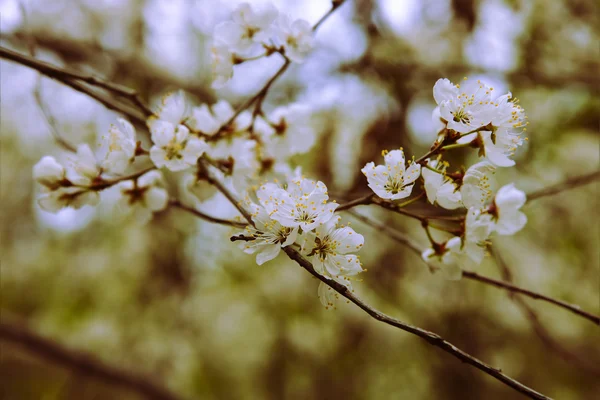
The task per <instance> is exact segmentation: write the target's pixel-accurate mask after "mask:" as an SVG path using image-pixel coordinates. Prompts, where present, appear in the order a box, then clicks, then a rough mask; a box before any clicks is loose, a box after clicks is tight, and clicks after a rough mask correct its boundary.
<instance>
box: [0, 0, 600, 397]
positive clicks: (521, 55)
mask: <svg viewBox="0 0 600 400" xmlns="http://www.w3.org/2000/svg"><path fill="white" fill-rule="evenodd" d="M237 3H238V2H236V1H225V0H199V1H193V0H179V1H166V0H130V1H116V0H103V1H95V0H80V1H76V0H61V1H46V0H20V1H18V0H0V16H1V24H0V25H1V33H2V45H5V46H10V47H13V48H14V49H16V50H19V51H21V52H27V51H28V49H34V50H35V54H36V56H37V57H39V58H41V59H44V60H48V61H51V62H53V63H56V64H62V65H69V66H71V67H74V68H79V69H81V70H83V71H89V72H94V73H96V74H99V75H101V76H105V77H107V78H109V79H110V80H113V81H115V82H119V83H122V84H125V85H128V86H131V87H133V88H135V89H137V90H139V91H140V92H141V93H142V95H143V96H144V98H145V99H147V100H149V101H155V100H156V99H157V98H158V96H159V95H161V94H162V93H164V92H165V91H167V90H170V89H173V88H178V87H181V88H183V89H185V90H187V91H188V92H189V93H191V94H192V95H193V96H196V98H197V99H198V100H200V101H203V102H211V101H213V100H214V99H217V98H226V99H228V100H230V101H232V102H240V101H241V100H242V99H244V98H245V97H246V96H248V95H250V94H253V93H254V92H255V91H256V90H257V89H258V88H259V87H261V85H262V84H263V83H264V82H265V81H266V80H267V79H268V78H269V76H270V74H272V73H273V71H274V70H275V68H277V66H276V65H274V64H275V63H274V60H271V59H267V60H262V61H258V62H256V63H254V64H252V63H248V64H249V65H247V66H246V65H244V66H243V67H241V69H240V70H239V71H238V72H236V77H235V78H234V80H233V82H232V83H231V84H230V85H229V86H228V87H226V88H224V89H222V90H221V91H219V92H214V91H213V90H212V89H211V88H210V65H209V61H208V60H209V46H210V34H211V30H212V28H213V27H214V25H215V24H216V23H218V22H219V21H221V20H223V19H224V18H226V16H227V14H228V10H231V8H233V7H234V6H235V5H236V4H237ZM274 3H275V4H276V5H277V6H278V7H280V9H284V10H286V11H287V12H289V13H290V14H292V15H294V16H295V17H301V18H305V19H307V20H308V21H309V22H311V23H314V22H316V21H317V20H318V19H319V18H320V16H321V15H323V14H324V13H325V12H326V11H327V9H328V7H329V5H328V1H325V0H302V1H292V0H287V1H286V0H279V1H276V2H274ZM347 3H348V4H345V5H344V6H343V7H341V8H340V9H339V10H338V11H337V12H336V13H335V14H334V15H333V16H332V17H331V18H330V19H329V20H328V21H327V22H326V23H325V24H324V25H323V26H322V28H321V29H319V31H318V34H317V48H316V49H315V51H314V52H313V54H312V55H311V56H310V57H309V59H307V61H306V62H305V63H304V64H302V65H295V66H293V67H292V68H291V69H290V71H288V72H287V73H286V74H285V75H284V77H283V78H282V79H281V80H280V81H278V83H277V84H276V85H275V86H274V88H273V90H272V92H271V93H270V95H269V97H268V99H267V106H269V107H273V106H275V105H283V104H286V103H287V102H290V101H292V100H298V101H303V102H306V103H309V104H311V105H312V106H313V107H314V108H315V114H314V118H313V120H312V121H310V123H312V124H315V125H316V126H318V128H319V130H320V131H322V134H321V136H320V138H319V139H318V140H319V144H318V149H319V151H314V152H311V153H309V154H308V155H307V156H306V157H303V158H301V159H298V160H297V161H298V163H300V164H301V165H302V166H303V167H304V169H305V173H306V174H307V175H311V176H315V177H318V178H319V179H321V180H323V181H324V182H326V183H327V185H328V187H329V188H330V191H331V192H332V194H333V193H335V194H338V195H340V197H341V195H342V194H344V193H350V194H349V195H348V196H349V197H354V196H355V194H358V193H364V192H365V190H366V182H365V180H364V177H363V176H362V174H360V168H361V167H362V166H363V165H364V163H365V162H366V161H370V160H373V159H376V157H377V156H378V154H379V152H380V151H381V149H386V148H387V149H392V148H398V147H399V146H404V148H405V152H406V153H407V154H415V155H416V156H419V155H421V154H423V153H424V152H425V151H426V150H427V148H428V146H429V145H430V143H431V142H432V140H433V139H434V138H433V137H432V136H431V134H432V130H431V129H430V127H431V122H430V121H431V118H430V112H431V110H432V109H433V104H434V103H433V98H432V96H431V88H432V86H433V83H434V82H435V81H436V80H437V79H438V78H439V77H448V78H450V79H452V80H455V81H456V80H459V79H461V78H462V77H463V76H465V75H469V76H473V75H477V76H481V77H482V78H484V79H487V80H489V81H491V82H494V84H495V85H497V86H498V88H499V89H500V88H502V89H507V90H508V89H510V90H511V91H512V92H513V94H514V95H515V96H517V97H518V98H519V99H520V101H521V103H520V104H521V105H522V106H523V107H524V108H525V110H526V111H527V113H528V115H529V121H530V125H529V127H528V134H529V142H528V145H527V146H526V148H525V149H523V150H522V151H520V153H519V154H517V167H516V168H513V169H506V170H501V171H499V173H498V174H497V177H498V179H499V180H500V181H501V183H504V182H509V181H515V182H516V184H517V186H518V187H520V188H521V189H523V190H525V191H532V190H535V189H538V188H541V187H544V186H547V185H549V184H552V183H555V182H558V181H561V180H563V179H564V178H566V177H570V176H575V175H578V174H583V173H586V172H590V171H593V170H595V169H597V168H598V165H599V153H598V149H599V145H600V143H599V136H598V117H599V115H600V96H599V92H600V79H599V77H598V70H600V54H599V52H600V48H599V47H598V43H599V40H600V37H599V36H600V31H599V28H598V27H599V26H600V21H599V19H600V17H599V16H600V10H599V6H598V2H596V1H594V0H577V1H573V0H552V1H547V0H403V1H398V0H379V1H370V0H349V1H348V2H347ZM0 68H1V85H2V86H1V92H2V93H1V95H2V103H1V113H2V120H1V131H2V137H1V139H2V147H1V153H2V154H1V157H0V167H1V170H0V173H1V181H0V189H1V192H2V207H1V210H2V223H1V225H0V229H1V232H2V241H1V244H0V245H1V257H2V270H1V274H2V275H1V280H0V289H1V293H2V303H1V307H2V314H3V317H4V316H5V315H6V316H17V317H20V318H23V319H26V320H27V321H28V322H29V323H30V325H31V326H32V327H34V328H36V329H37V330H38V331H39V332H41V333H43V334H45V335H47V336H49V337H53V338H55V339H57V340H58V341H60V342H62V343H65V344H68V345H70V346H72V347H74V348H78V349H82V350H86V351H89V352H92V353H94V354H97V355H98V356H99V357H100V358H102V359H103V360H105V361H107V362H110V363H114V364H116V365H120V366H122V367H124V368H131V369H134V370H138V371H141V372H146V373H149V374H154V375H155V376H156V377H158V378H157V379H160V380H161V381H164V382H165V384H166V385H168V386H169V387H170V388H171V389H172V390H174V391H176V392H178V393H181V394H182V395H185V396H187V397H189V398H215V399H216V398H219V399H222V398H236V399H237V398H240V399H255V398H273V399H281V398H290V399H304V398H315V399H317V398H318V399H334V398H347V399H351V398H352V399H354V398H356V399H387V398H390V399H392V398H415V399H438V398H445V399H450V398H452V399H465V398H468V399H483V398H485V399H508V398H519V397H518V396H519V395H518V394H517V393H516V392H513V391H511V390H510V389H508V388H506V387H505V386H503V385H501V384H499V383H498V382H497V381H494V380H492V379H491V378H489V377H487V376H486V375H484V374H482V373H480V372H479V371H477V370H475V369H473V368H471V367H468V366H466V365H461V364H460V363H459V362H458V361H456V360H455V359H454V358H451V357H450V356H448V355H447V354H445V353H442V352H439V351H438V350H436V349H434V348H432V347H431V346H429V345H428V344H427V343H426V342H423V341H421V340H420V339H418V338H416V337H413V336H411V335H409V334H406V333H403V332H401V331H398V330H394V329H392V328H390V327H388V326H384V325H381V324H379V323H377V322H376V321H374V320H372V319H369V318H368V317H367V316H366V315H365V314H363V313H362V312H361V311H360V310H357V309H356V308H355V307H353V306H352V305H347V304H345V303H341V304H339V306H338V309H337V310H335V311H326V310H324V309H323V307H322V306H321V305H320V303H319V301H318V299H317V298H316V288H317V282H316V281H315V280H313V279H311V278H310V277H309V275H308V274H306V273H305V271H303V270H301V269H300V268H299V267H298V266H297V265H295V264H294V263H293V262H291V261H290V260H288V259H286V258H285V256H284V255H281V256H280V257H279V258H277V259H276V260H274V261H272V262H270V263H267V264H265V265H263V266H261V267H258V266H256V264H255V263H254V258H253V257H251V256H247V255H244V254H243V253H242V252H238V251H237V249H236V248H235V246H233V245H232V244H231V243H230V242H229V241H228V235H229V234H231V233H232V232H233V231H232V230H231V229H229V228H224V227H221V226H215V225H210V224H208V223H206V222H202V221H197V220H193V219H190V218H191V217H190V216H188V215H186V214H182V213H180V212H179V211H178V210H169V211H166V212H163V213H162V214H160V215H158V216H157V217H156V218H155V219H154V220H153V221H152V222H151V223H150V224H149V225H148V226H144V227H140V226H138V225H136V224H135V223H132V222H131V221H113V220H112V219H111V218H107V215H106V212H104V211H103V210H102V209H99V210H93V209H90V208H84V209H82V210H80V211H73V210H66V211H63V212H61V213H59V214H58V215H52V214H47V213H45V212H42V211H40V210H39V209H37V207H36V206H35V204H34V197H35V196H34V195H35V193H34V185H33V182H32V179H31V167H32V165H33V164H34V163H35V162H37V160H38V159H39V158H40V157H41V156H42V155H44V154H58V153H60V151H61V150H60V148H59V147H58V146H57V145H56V143H55V142H54V141H53V139H52V135H51V133H50V130H49V127H48V125H47V123H46V121H45V119H44V118H43V114H42V113H41V112H40V109H39V107H38V105H37V104H36V102H35V99H34V90H35V88H36V85H37V82H38V76H37V73H35V72H34V71H32V70H29V69H27V68H25V67H22V66H19V65H16V64H12V63H8V62H5V61H2V62H0ZM39 91H40V94H41V97H42V100H43V101H44V102H45V103H46V105H47V107H48V109H49V111H50V113H51V114H52V116H53V117H54V119H55V120H56V122H57V126H58V128H59V130H60V132H61V134H62V135H63V136H64V137H65V138H67V139H69V140H70V141H71V142H83V141H87V142H89V143H91V142H93V141H94V138H95V137H96V135H98V134H102V133H103V132H105V131H106V130H107V128H108V126H109V124H110V123H112V122H113V121H114V119H115V117H116V115H115V114H114V113H113V112H110V111H108V110H106V109H104V108H103V107H102V106H101V105H99V104H97V103H95V102H94V101H93V100H92V99H90V98H87V97H86V96H85V95H83V94H79V93H76V92H74V91H73V90H71V89H70V88H66V87H63V86H61V85H60V84H58V83H56V82H53V81H50V80H48V79H42V80H41V84H40V85H39ZM501 91H502V90H501ZM462 154H465V155H466V154H467V153H466V152H465V153H462ZM457 161H460V160H458V159H457ZM352 193H354V194H352ZM598 194H599V193H598V190H597V185H589V186H587V187H585V188H578V189H575V190H572V191H569V192H565V193H562V194H560V195H557V196H555V197H550V198H544V199H540V200H537V201H535V202H532V203H531V204H529V205H527V206H526V208H525V210H524V211H525V212H526V214H527V215H528V217H529V223H528V225H527V227H526V228H525V230H523V231H522V232H520V233H519V234H517V235H516V236H514V237H509V238H506V239H504V238H503V239H502V240H498V241H497V242H496V245H497V247H498V250H499V252H501V253H502V254H503V257H504V258H505V259H506V260H507V261H508V264H509V266H510V268H511V270H512V273H513V275H514V278H515V281H516V282H517V283H518V284H519V285H520V286H523V287H527V288H531V289H534V290H536V291H539V292H542V293H545V294H549V295H552V296H553V297H556V298H560V299H562V300H565V301H567V302H572V303H575V304H579V305H581V306H582V308H584V309H588V310H590V311H592V312H595V313H598V311H599V288H598V282H599V279H600V270H599V269H600V265H599V263H598V260H599V258H598V243H600V237H599V231H598V225H597V221H598V217H599V213H598V206H599V204H598V200H597V198H598ZM204 207H206V208H207V209H209V210H211V211H212V212H213V213H218V214H220V216H223V217H228V216H230V215H231V212H232V210H231V209H230V207H225V206H223V205H222V201H221V200H220V199H219V198H215V199H212V200H209V202H208V204H206V205H204ZM363 211H365V210H363ZM369 211H371V213H372V215H373V216H374V217H376V218H378V219H379V220H385V221H387V223H389V224H390V225H393V226H395V227H397V228H399V229H401V230H403V231H406V232H409V233H411V234H413V235H415V236H416V239H418V240H420V241H421V243H422V244H423V245H425V243H426V239H425V238H424V236H423V234H422V232H421V231H420V229H419V226H418V224H417V223H415V222H412V221H405V220H403V219H402V218H401V216H398V215H390V214H382V213H379V212H376V211H379V210H369ZM354 228H355V229H356V230H357V231H359V232H361V233H363V234H364V235H365V239H366V245H365V249H364V252H363V255H362V260H363V263H364V265H365V267H367V268H368V272H367V273H365V274H363V275H362V277H363V281H362V282H360V283H357V285H356V290H357V293H359V294H360V295H361V296H363V297H364V298H365V299H366V300H367V301H368V302H369V303H371V304H373V305H374V306H375V307H377V308H380V309H381V310H383V311H384V312H388V313H390V314H392V315H394V316H397V317H399V318H401V319H403V320H406V321H408V322H411V323H413V324H415V325H417V326H422V327H424V328H427V329H431V330H433V331H435V332H436V333H439V334H441V335H442V336H443V337H445V338H447V339H448V340H450V341H451V342H453V343H455V344H456V345H457V346H459V347H461V348H463V349H465V350H466V351H467V352H469V353H471V354H474V355H475V356H477V357H479V358H481V359H482V360H484V361H487V362H489V363H490V364H492V365H494V366H496V367H499V368H502V370H503V371H505V372H506V373H508V374H509V375H511V376H513V377H515V378H517V379H519V380H520V381H522V382H524V383H525V384H527V385H529V386H531V387H533V388H535V389H538V390H540V391H541V392H543V393H545V394H547V395H550V396H552V397H554V398H558V399H586V398H592V397H594V395H593V393H598V392H600V384H599V381H598V380H597V379H596V378H595V377H594V376H592V375H590V374H589V373H588V372H586V371H584V370H582V369H580V368H578V367H577V365H574V364H572V363H568V362H567V361H565V360H564V359H562V358H561V357H559V356H558V354H557V353H556V352H555V351H552V349H550V348H548V347H547V346H545V344H544V343H543V342H542V341H541V340H540V339H539V338H538V336H537V335H536V334H535V332H534V330H533V328H532V325H531V323H530V321H529V320H528V319H527V318H526V316H525V315H524V314H523V313H522V312H521V310H520V309H519V308H518V307H517V306H516V305H515V303H514V302H513V301H511V299H510V298H509V296H508V295H507V293H505V292H504V291H501V290H498V289H495V288H492V287H486V286H484V285H482V284H480V283H477V282H472V281H460V282H449V281H444V280H443V279H442V278H441V277H439V276H436V275H431V274H430V273H429V272H428V270H427V269H426V268H425V267H424V264H422V263H421V262H420V260H419V259H418V257H417V256H415V255H414V254H412V253H410V252H409V250H408V249H406V248H402V247H399V246H398V245H397V244H396V243H394V242H392V241H391V240H390V239H388V238H385V237H384V236H383V235H382V233H381V232H377V231H374V230H372V229H370V228H368V227H366V226H363V225H361V224H360V223H356V224H355V225H354ZM478 272H481V273H482V274H485V275H488V276H499V271H498V269H497V267H496V266H495V264H494V263H493V262H492V261H491V260H488V261H486V262H485V263H484V265H483V266H482V267H481V269H480V270H479V271H478ZM527 301H528V302H529V303H530V305H531V306H532V307H533V308H534V309H535V311H536V313H537V314H538V316H539V319H540V321H541V322H542V323H543V324H544V325H545V326H546V327H547V328H548V330H549V331H550V333H551V334H552V336H553V337H554V338H555V339H556V341H557V342H558V343H560V344H561V345H562V346H564V348H566V349H568V350H569V351H571V352H573V353H575V354H578V355H579V356H581V357H582V358H585V359H586V360H587V361H589V363H590V364H595V365H600V349H599V348H598V346H597V343H598V340H599V339H600V336H599V331H598V329H597V327H594V326H592V325H591V324H590V323H589V322H588V321H585V320H583V319H581V318H578V317H576V316H573V315H571V314H569V313H567V312H565V311H564V310H560V309H557V308H555V307H552V306H550V305H548V304H544V303H542V304H540V303H537V302H534V301H530V300H527ZM0 386H2V387H3V390H4V396H5V397H4V398H7V399H41V398H44V399H92V398H132V399H133V398H135V397H134V395H133V394H130V393H124V392H122V391H119V389H117V388H110V387H105V386H103V385H100V384H99V383H98V382H95V381H94V380H91V379H88V378H86V377H85V376H80V375H78V374H77V373H76V372H73V371H67V370H64V369H58V368H55V367H54V366H52V365H48V364H40V363H39V362H38V361H36V360H35V358H32V357H31V356H30V355H27V354H26V353H23V352H21V351H18V350H17V349H16V348H12V347H10V346H8V345H6V344H4V343H2V354H1V358H0ZM127 396H130V397H127Z"/></svg>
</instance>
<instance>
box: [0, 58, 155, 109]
mask: <svg viewBox="0 0 600 400" xmlns="http://www.w3.org/2000/svg"><path fill="white" fill-rule="evenodd" d="M0 57H2V58H6V59H8V60H12V61H15V62H18V63H19V64H23V65H26V66H28V67H30V68H33V69H36V70H38V71H40V72H42V73H44V74H45V75H48V76H53V77H56V78H58V77H60V78H63V79H71V80H73V79H74V80H77V81H82V82H85V83H88V84H90V85H92V86H96V87H99V88H102V89H105V90H108V91H109V92H112V93H115V94H116V95H118V96H121V97H123V98H126V99H128V100H130V101H131V102H132V103H133V104H134V105H135V106H136V107H138V108H139V109H140V110H141V111H142V112H143V113H144V114H145V116H146V117H149V116H150V115H152V114H153V113H152V110H150V108H148V107H147V106H146V105H145V104H144V103H143V102H142V101H141V100H140V98H139V95H138V93H137V92H136V91H135V90H133V89H131V88H129V87H127V86H123V85H119V84H117V83H112V82H108V81H106V80H104V79H101V78H98V77H97V76H93V75H87V74H83V73H80V72H77V71H74V70H71V69H68V68H64V67H57V66H55V65H52V64H50V63H47V62H44V61H40V60H38V59H35V58H33V57H25V56H24V55H22V54H20V53H18V52H16V51H12V50H10V49H7V48H5V47H0Z"/></svg>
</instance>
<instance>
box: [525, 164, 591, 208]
mask: <svg viewBox="0 0 600 400" xmlns="http://www.w3.org/2000/svg"><path fill="white" fill-rule="evenodd" d="M598 179H600V171H595V172H591V173H589V174H586V175H581V176H575V177H573V178H569V179H567V180H565V181H564V182H561V183H557V184H556V185H553V186H550V187H547V188H544V189H540V190H537V191H535V192H531V193H529V194H528V195H527V202H528V203H529V202H530V201H533V200H536V199H539V198H542V197H546V196H552V195H555V194H557V193H561V192H564V191H565V190H569V189H574V188H576V187H579V186H583V185H587V184H589V183H592V182H594V181H596V180H598Z"/></svg>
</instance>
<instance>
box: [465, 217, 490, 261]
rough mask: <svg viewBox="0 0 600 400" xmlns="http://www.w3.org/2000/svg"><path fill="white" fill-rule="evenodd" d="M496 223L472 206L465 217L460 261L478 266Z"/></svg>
mask: <svg viewBox="0 0 600 400" xmlns="http://www.w3.org/2000/svg"><path fill="white" fill-rule="evenodd" d="M493 227H494V223H493V222H492V218H491V216H490V215H488V214H482V213H481V211H480V210H478V209H476V208H471V209H469V211H468V212H467V216H466V219H465V234H464V237H463V245H462V248H461V252H460V256H462V257H460V258H459V261H460V262H461V264H466V265H467V266H469V267H471V266H478V265H480V264H481V262H482V261H483V257H484V256H485V249H486V245H487V243H486V241H487V239H488V238H489V237H490V234H491V233H492V229H493Z"/></svg>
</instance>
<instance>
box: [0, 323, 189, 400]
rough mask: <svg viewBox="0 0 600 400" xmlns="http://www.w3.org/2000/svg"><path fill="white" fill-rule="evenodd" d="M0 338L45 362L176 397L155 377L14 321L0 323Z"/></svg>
mask: <svg viewBox="0 0 600 400" xmlns="http://www.w3.org/2000/svg"><path fill="white" fill-rule="evenodd" d="M0 338H2V340H5V341H7V342H10V343H12V344H14V345H16V346H19V347H22V348H24V349H26V350H27V351H29V352H31V353H34V354H36V355H37V356H39V357H41V358H44V359H46V360H48V361H51V362H54V363H57V364H59V365H62V366H65V367H67V368H69V369H72V370H75V371H77V372H78V373H80V374H82V375H85V376H89V377H93V378H95V379H99V380H100V381H103V382H105V383H108V384H112V385H118V386H122V387H126V388H129V389H131V390H133V391H135V392H136V393H138V394H140V395H142V396H144V397H146V398H150V399H157V400H180V399H181V398H180V397H179V396H178V395H176V394H175V393H172V392H170V391H169V390H168V389H167V388H165V387H162V386H160V385H159V384H158V383H155V382H156V381H157V379H156V377H145V376H141V375H138V374H135V373H133V372H131V371H130V370H124V369H121V368H118V367H116V366H112V365H109V364H106V363H105V362H103V361H100V360H98V359H96V358H95V357H94V356H92V355H90V354H86V353H84V352H81V351H76V350H73V349H69V348H67V347H65V346H63V345H62V344H60V343H57V342H55V341H53V340H51V339H47V338H44V337H42V336H39V335H38V334H37V333H35V332H33V331H31V330H29V329H27V328H25V327H23V326H18V325H17V324H14V323H8V322H5V321H2V322H0Z"/></svg>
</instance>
